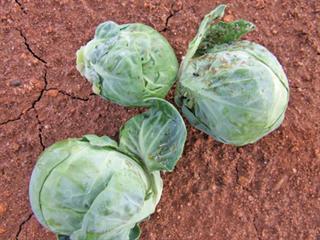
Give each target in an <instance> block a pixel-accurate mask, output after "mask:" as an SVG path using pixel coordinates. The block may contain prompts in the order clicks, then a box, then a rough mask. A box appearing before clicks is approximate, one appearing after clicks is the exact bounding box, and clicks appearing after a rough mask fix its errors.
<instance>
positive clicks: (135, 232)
mask: <svg viewBox="0 0 320 240" xmlns="http://www.w3.org/2000/svg"><path fill="white" fill-rule="evenodd" d="M140 235H141V229H140V227H139V225H138V224H137V225H136V226H135V227H134V228H132V229H131V231H130V235H129V240H138V239H139V237H140Z"/></svg>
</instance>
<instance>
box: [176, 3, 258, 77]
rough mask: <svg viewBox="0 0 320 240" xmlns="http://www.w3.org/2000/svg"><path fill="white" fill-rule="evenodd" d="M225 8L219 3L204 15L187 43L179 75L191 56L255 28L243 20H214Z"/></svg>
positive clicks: (236, 38)
mask: <svg viewBox="0 0 320 240" xmlns="http://www.w3.org/2000/svg"><path fill="white" fill-rule="evenodd" d="M225 8H226V5H223V4H221V5H219V6H218V7H216V8H215V9H214V10H213V11H211V12H210V13H209V14H207V15H206V16H205V17H204V19H203V20H202V22H201V24H200V27H199V30H198V33H197V35H196V36H195V38H194V39H193V40H192V41H191V42H190V44H189V48H188V51H187V54H186V56H185V58H184V60H183V62H182V64H181V67H180V70H179V76H180V75H181V72H182V71H183V69H184V68H185V67H186V65H187V64H188V63H189V61H190V60H191V58H193V57H195V56H200V55H203V54H205V53H206V52H207V51H208V50H209V49H210V48H212V47H214V46H215V45H218V44H222V43H229V42H232V41H235V40H238V39H239V38H240V37H241V36H242V35H244V34H246V33H248V32H250V31H252V30H253V29H254V28H255V25H254V24H252V23H250V22H247V21H245V20H238V21H235V22H231V23H226V22H218V23H216V22H214V21H215V20H217V19H220V18H222V17H223V15H224V10H225Z"/></svg>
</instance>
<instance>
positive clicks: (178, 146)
mask: <svg viewBox="0 0 320 240" xmlns="http://www.w3.org/2000/svg"><path fill="white" fill-rule="evenodd" d="M146 102H147V103H148V105H149V106H151V107H150V110H149V111H147V112H145V113H142V114H140V115H137V116H135V117H133V118H131V119H130V120H129V121H128V122H127V123H126V124H125V125H124V126H123V128H122V129H121V132H120V146H119V148H120V150H122V151H124V152H125V153H127V154H129V155H131V156H132V157H134V158H136V159H139V160H141V161H142V162H143V163H144V165H145V166H146V167H147V169H149V170H150V171H157V170H167V171H172V170H173V169H174V167H175V165H176V163H177V161H178V160H179V158H180V157H181V154H182V152H183V148H184V143H185V140H186V135H187V131H186V127H185V124H184V121H183V119H182V117H181V116H180V114H179V112H178V111H177V110H176V109H175V107H174V106H173V105H171V104H170V103H168V102H167V101H165V100H163V99H158V98H150V99H148V100H147V101H146Z"/></svg>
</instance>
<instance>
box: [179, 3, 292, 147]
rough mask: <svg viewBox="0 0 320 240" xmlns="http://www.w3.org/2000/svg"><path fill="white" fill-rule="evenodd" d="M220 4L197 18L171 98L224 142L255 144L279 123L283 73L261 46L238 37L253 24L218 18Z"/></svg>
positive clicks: (284, 83) (284, 86)
mask: <svg viewBox="0 0 320 240" xmlns="http://www.w3.org/2000/svg"><path fill="white" fill-rule="evenodd" d="M224 9H225V5H220V6H218V7H217V8H216V9H215V10H213V11H212V12H211V13H210V14H208V15H207V16H206V17H205V18H204V20H203V21H202V23H201V25H200V27H199V31H198V33H197V35H196V37H195V38H194V39H193V40H192V42H191V43H190V45H189V49H188V52H187V54H186V56H185V58H184V59H183V62H182V64H181V66H180V70H179V75H178V84H177V85H178V86H177V89H176V95H175V101H176V103H177V105H178V106H180V107H181V108H182V112H183V114H184V115H185V116H186V118H187V119H188V120H189V121H190V123H191V124H192V125H193V126H195V127H196V128H198V129H200V130H202V131H204V132H206V133H207V134H209V135H211V136H213V137H214V138H216V139H217V140H218V141H221V142H223V143H228V144H233V145H237V146H242V145H245V144H249V143H254V142H256V141H257V140H258V139H260V138H262V137H263V136H265V135H266V134H268V133H270V132H271V131H273V130H275V129H276V128H278V127H279V126H280V124H281V122H282V121H283V119H284V114H285V111H286V108H287V105H288V100H289V86H288V80H287V78H286V75H285V73H284V71H283V69H282V67H281V65H280V63H279V62H278V60H277V59H276V57H275V56H274V55H273V54H272V53H270V52H269V51H268V50H267V49H266V48H265V47H263V46H261V45H259V44H256V43H253V42H249V41H239V40H238V39H239V38H240V37H241V36H242V35H243V34H245V33H248V32H250V31H252V30H253V29H254V28H255V26H254V25H253V24H252V23H250V22H247V21H244V20H238V21H235V22H231V23H225V22H222V21H220V22H217V23H213V21H214V20H216V19H218V18H221V17H222V16H223V14H224Z"/></svg>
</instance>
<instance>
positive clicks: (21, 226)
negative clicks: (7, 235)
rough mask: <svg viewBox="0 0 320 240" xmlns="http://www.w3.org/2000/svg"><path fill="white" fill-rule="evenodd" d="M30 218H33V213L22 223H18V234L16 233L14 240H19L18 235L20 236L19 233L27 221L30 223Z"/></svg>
mask: <svg viewBox="0 0 320 240" xmlns="http://www.w3.org/2000/svg"><path fill="white" fill-rule="evenodd" d="M32 216H33V213H30V214H29V215H28V217H27V218H26V219H25V220H23V221H22V223H20V225H19V229H18V232H17V234H16V240H19V235H20V233H21V231H22V228H23V226H24V225H25V224H26V223H27V222H28V221H30V219H31V218H32Z"/></svg>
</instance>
